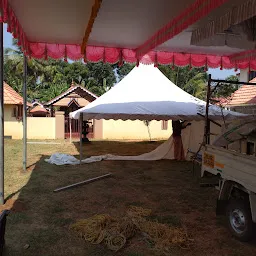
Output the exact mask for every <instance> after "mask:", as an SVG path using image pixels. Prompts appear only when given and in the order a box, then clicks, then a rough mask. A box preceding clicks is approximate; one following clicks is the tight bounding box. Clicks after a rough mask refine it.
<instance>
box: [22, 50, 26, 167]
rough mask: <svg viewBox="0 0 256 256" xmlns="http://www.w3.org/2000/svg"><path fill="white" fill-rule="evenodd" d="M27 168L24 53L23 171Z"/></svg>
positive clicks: (24, 61)
mask: <svg viewBox="0 0 256 256" xmlns="http://www.w3.org/2000/svg"><path fill="white" fill-rule="evenodd" d="M26 170H27V57H26V56H25V54H24V55H23V171H26Z"/></svg>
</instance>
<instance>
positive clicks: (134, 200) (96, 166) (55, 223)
mask: <svg viewBox="0 0 256 256" xmlns="http://www.w3.org/2000/svg"><path fill="white" fill-rule="evenodd" d="M159 143H160V142H157V143H148V142H133V143H132V142H107V141H103V142H100V141H95V142H92V143H91V144H90V145H84V147H83V152H84V153H83V154H84V157H86V156H91V155H100V154H105V153H113V154H121V155H137V154H140V153H144V152H149V151H151V150H152V149H154V148H155V147H157V146H158V145H159ZM77 148H78V145H77V144H69V143H63V142H62V144H60V145H34V144H33V145H32V144H31V145H29V151H28V156H29V165H31V167H30V168H29V169H28V171H27V173H22V172H21V171H20V170H21V166H22V161H21V157H22V143H21V142H20V141H6V159H5V167H6V175H5V181H6V183H5V184H6V196H7V203H6V205H5V207H2V208H10V209H11V213H10V215H9V216H8V219H7V226H6V249H5V255H28V256H35V255H47V256H51V255H61V256H67V255H69V256H71V255H78V256H80V255H81V256H84V255H86V256H110V255H117V256H119V255H124V256H149V255H161V253H160V252H158V251H155V250H154V249H153V248H152V246H151V245H150V244H148V243H147V242H146V241H145V239H144V238H143V236H139V235H138V236H136V237H134V238H132V239H131V240H129V241H128V243H127V245H126V246H125V248H124V249H122V250H120V251H119V252H117V253H114V252H112V251H109V250H108V249H106V248H105V247H104V246H103V245H91V244H88V243H86V242H85V241H83V240H81V239H80V238H78V237H77V236H76V234H74V233H73V232H72V231H70V230H69V227H70V225H71V224H72V223H74V222H75V221H76V220H79V219H83V218H87V217H90V216H92V215H95V214H102V213H106V214H110V215H112V216H122V215H124V213H125V212H126V210H127V208H128V207H129V206H130V205H135V206H141V207H144V208H150V209H152V211H153V218H154V219H155V220H157V221H159V222H163V223H168V224H169V225H172V226H180V225H182V226H184V227H186V229H187V232H188V234H189V236H190V237H191V238H192V239H193V240H194V241H193V245H192V246H191V248H190V249H189V250H184V249H181V248H176V247H173V248H172V250H171V253H170V255H172V256H175V255H185V256H186V255H192V256H193V255H195V256H201V255H202V256H203V255H204V256H205V255H211V256H215V255H216V256H217V255H218V256H224V255H225V256H238V255H241V256H242V255H246V256H255V255H256V246H255V241H254V242H252V243H241V242H238V241H237V240H235V239H234V238H232V237H231V235H230V233H229V232H228V230H227V228H226V226H225V221H224V220H223V219H222V218H216V216H215V203H216V198H217V191H216V190H215V189H214V188H202V187H200V186H199V181H198V179H197V178H195V177H193V175H192V174H191V172H190V169H191V164H190V163H189V162H175V161H168V160H162V161H154V162H139V161H137V162H136V161H102V162H97V163H92V164H87V165H82V166H54V165H50V164H48V163H46V162H45V161H44V159H45V158H47V157H49V156H50V155H51V154H52V153H54V152H63V153H69V154H74V155H77V154H78V152H77ZM109 172H111V173H112V174H113V176H112V177H111V178H108V179H104V180H101V181H97V182H94V183H91V184H88V185H84V186H80V187H77V188H74V189H70V190H66V191H62V192H58V193H53V190H54V189H56V188H58V187H61V186H65V185H69V184H71V183H75V182H79V181H82V180H85V179H87V178H92V177H95V176H98V175H102V174H106V173H109ZM28 245H29V246H28ZM27 247H28V248H27Z"/></svg>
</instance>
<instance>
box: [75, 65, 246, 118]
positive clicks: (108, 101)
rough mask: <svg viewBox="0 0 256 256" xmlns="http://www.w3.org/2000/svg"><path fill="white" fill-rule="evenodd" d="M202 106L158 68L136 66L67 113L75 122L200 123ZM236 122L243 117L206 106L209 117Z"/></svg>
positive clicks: (203, 109)
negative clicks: (121, 78)
mask: <svg viewBox="0 0 256 256" xmlns="http://www.w3.org/2000/svg"><path fill="white" fill-rule="evenodd" d="M205 105H206V103H205V102H204V101H202V100H199V99H197V98H195V97H193V96H191V95H190V94H188V93H186V92H185V91H183V90H182V89H180V88H179V87H178V86H176V85H175V84H173V83H172V82H171V81H170V80H169V79H168V78H167V77H166V76H165V75H164V74H163V73H162V72H161V71H160V70H159V69H158V68H155V67H154V66H153V65H143V64H140V65H139V67H135V68H133V70H132V71H131V72H130V73H129V74H128V75H127V76H126V77H125V78H124V79H123V80H121V81H120V82H119V83H118V84H117V85H115V86H114V87H113V88H111V89H110V90H109V91H108V92H106V93H105V94H103V95H102V96H101V97H99V98H98V99H96V100H95V101H93V102H92V103H90V104H89V105H87V106H86V107H84V108H81V109H79V110H77V111H74V112H72V113H70V117H71V118H74V119H78V118H79V116H80V113H83V119H84V120H89V119H114V120H117V119H122V120H136V119H139V120H177V119H183V120H188V121H189V120H202V119H203V117H202V116H200V115H198V113H200V114H201V115H205ZM223 115H224V116H225V119H226V120H232V119H236V118H237V117H243V116H246V115H243V114H240V113H236V112H231V111H227V110H222V109H221V108H220V107H217V106H212V105H211V106H210V107H209V118H211V119H212V120H220V119H222V117H223Z"/></svg>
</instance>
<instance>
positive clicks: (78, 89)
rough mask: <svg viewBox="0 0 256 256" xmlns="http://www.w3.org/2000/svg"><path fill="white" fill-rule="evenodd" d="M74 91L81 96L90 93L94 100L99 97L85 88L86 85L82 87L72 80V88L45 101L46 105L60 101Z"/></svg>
mask: <svg viewBox="0 0 256 256" xmlns="http://www.w3.org/2000/svg"><path fill="white" fill-rule="evenodd" d="M74 92H75V93H77V94H79V95H81V97H83V96H85V95H89V96H90V97H91V98H92V99H93V100H95V99H97V98H98V97H97V96H96V95H95V94H93V93H92V92H90V91H89V90H87V89H85V88H84V87H82V86H80V85H76V84H75V83H74V82H72V84H71V86H70V88H69V89H68V90H67V91H65V92H63V93H61V94H60V95H59V96H57V97H55V98H54V99H52V100H50V101H48V102H47V103H45V105H46V106H50V105H53V104H54V103H56V102H58V101H59V100H61V99H63V98H64V97H67V96H68V95H70V94H71V93H74Z"/></svg>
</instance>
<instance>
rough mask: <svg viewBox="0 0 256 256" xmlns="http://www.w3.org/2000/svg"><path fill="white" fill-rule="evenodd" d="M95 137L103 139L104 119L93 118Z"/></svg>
mask: <svg viewBox="0 0 256 256" xmlns="http://www.w3.org/2000/svg"><path fill="white" fill-rule="evenodd" d="M93 138H94V139H98V140H101V139H103V119H101V120H96V119H95V120H93Z"/></svg>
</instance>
